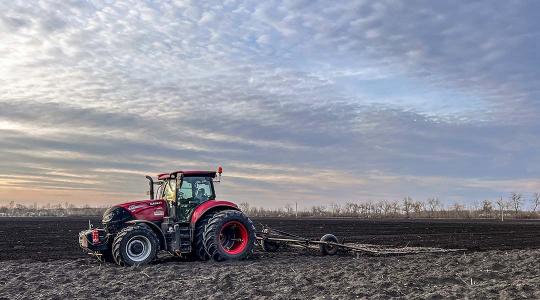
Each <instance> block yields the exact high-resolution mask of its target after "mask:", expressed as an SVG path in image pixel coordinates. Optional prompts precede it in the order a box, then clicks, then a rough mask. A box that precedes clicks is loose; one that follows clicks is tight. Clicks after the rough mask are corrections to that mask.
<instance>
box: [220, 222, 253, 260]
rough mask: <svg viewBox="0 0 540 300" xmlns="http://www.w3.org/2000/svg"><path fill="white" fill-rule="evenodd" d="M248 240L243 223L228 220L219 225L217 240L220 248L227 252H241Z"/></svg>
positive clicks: (233, 253)
mask: <svg viewBox="0 0 540 300" xmlns="http://www.w3.org/2000/svg"><path fill="white" fill-rule="evenodd" d="M248 240H249V234H248V231H247V228H246V226H245V225H244V224H242V223H240V222H238V221H229V222H227V223H225V224H224V225H223V226H222V227H221V231H220V233H219V241H220V245H221V248H222V249H223V251H225V252H226V253H227V254H230V255H236V254H240V253H242V251H244V249H245V248H246V246H247V244H248Z"/></svg>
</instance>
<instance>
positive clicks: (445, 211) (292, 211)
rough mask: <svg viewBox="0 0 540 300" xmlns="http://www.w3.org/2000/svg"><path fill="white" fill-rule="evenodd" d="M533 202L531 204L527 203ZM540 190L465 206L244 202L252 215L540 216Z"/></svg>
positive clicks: (420, 202)
mask: <svg viewBox="0 0 540 300" xmlns="http://www.w3.org/2000/svg"><path fill="white" fill-rule="evenodd" d="M527 202H528V203H529V205H528V207H527V208H525V205H526V204H527ZM539 206H540V193H534V194H532V195H531V197H530V198H528V199H526V198H525V197H524V196H523V194H521V193H512V194H511V195H510V196H509V197H507V198H504V197H500V198H498V199H494V200H488V199H486V200H483V201H473V202H472V203H470V204H468V205H465V204H462V203H460V202H452V203H450V204H445V203H443V202H442V201H440V200H439V198H437V197H431V198H428V199H426V200H414V199H413V198H411V197H408V196H407V197H404V198H403V199H402V200H399V201H384V200H383V201H367V202H362V203H356V202H346V203H344V204H339V203H331V204H329V205H315V206H310V207H307V208H303V209H298V206H297V203H295V205H294V206H293V204H286V205H285V206H284V207H283V208H277V209H268V208H264V207H255V206H251V205H250V204H249V203H247V202H243V203H241V204H240V207H241V209H242V211H244V212H246V213H247V214H248V215H250V216H252V217H354V218H418V219H429V218H456V219H463V218H471V219H473V218H486V219H489V218H491V219H494V218H499V219H502V220H504V219H505V218H514V219H516V218H520V219H524V218H540V214H539V212H538V209H539V208H540V207H539Z"/></svg>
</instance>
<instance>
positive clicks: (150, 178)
mask: <svg viewBox="0 0 540 300" xmlns="http://www.w3.org/2000/svg"><path fill="white" fill-rule="evenodd" d="M146 179H148V181H149V183H148V184H149V185H150V191H149V194H150V200H154V179H152V177H150V176H148V175H146Z"/></svg>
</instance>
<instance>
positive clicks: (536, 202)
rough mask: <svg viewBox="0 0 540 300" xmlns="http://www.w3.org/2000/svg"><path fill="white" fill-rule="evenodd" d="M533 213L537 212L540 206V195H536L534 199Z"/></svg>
mask: <svg viewBox="0 0 540 300" xmlns="http://www.w3.org/2000/svg"><path fill="white" fill-rule="evenodd" d="M532 203H533V212H536V209H537V208H538V205H540V193H534V194H533V198H532Z"/></svg>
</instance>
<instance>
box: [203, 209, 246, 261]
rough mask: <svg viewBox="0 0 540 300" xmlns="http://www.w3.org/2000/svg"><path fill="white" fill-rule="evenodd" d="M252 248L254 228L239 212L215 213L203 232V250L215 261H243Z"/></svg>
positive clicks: (225, 211)
mask: <svg viewBox="0 0 540 300" xmlns="http://www.w3.org/2000/svg"><path fill="white" fill-rule="evenodd" d="M254 246H255V226H253V222H251V220H250V219H249V218H248V217H247V216H246V215H244V214H243V213H242V212H241V211H237V210H224V211H221V212H218V213H216V214H215V215H214V216H213V217H212V218H211V219H210V220H209V221H208V224H207V225H206V228H205V230H204V248H205V249H206V252H207V253H208V255H209V256H210V257H211V258H212V259H213V260H215V261H223V260H241V259H244V258H246V257H249V256H250V255H251V254H253V248H254Z"/></svg>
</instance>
